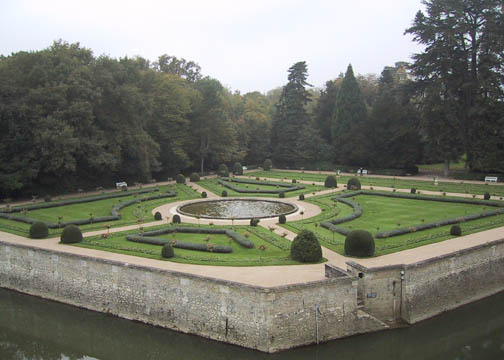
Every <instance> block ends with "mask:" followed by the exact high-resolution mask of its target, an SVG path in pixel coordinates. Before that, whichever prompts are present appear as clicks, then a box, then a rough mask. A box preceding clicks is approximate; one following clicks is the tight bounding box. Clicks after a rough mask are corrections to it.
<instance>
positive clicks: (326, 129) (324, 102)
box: [314, 75, 343, 144]
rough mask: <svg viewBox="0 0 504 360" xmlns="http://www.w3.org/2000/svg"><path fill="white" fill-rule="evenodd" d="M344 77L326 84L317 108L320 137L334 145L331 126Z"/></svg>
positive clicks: (316, 120) (316, 115)
mask: <svg viewBox="0 0 504 360" xmlns="http://www.w3.org/2000/svg"><path fill="white" fill-rule="evenodd" d="M342 81H343V75H341V76H340V77H339V78H338V79H335V80H329V81H327V82H326V87H325V89H324V90H323V91H322V92H321V94H320V98H319V100H318V102H317V105H316V106H315V113H314V118H315V126H316V128H317V129H318V130H319V133H320V136H322V138H323V139H324V140H325V141H326V142H327V143H328V144H331V143H332V135H331V125H332V121H333V113H334V108H335V105H336V99H337V97H338V90H339V88H340V87H341V82H342Z"/></svg>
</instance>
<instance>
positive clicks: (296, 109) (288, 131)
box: [271, 61, 310, 166]
mask: <svg viewBox="0 0 504 360" xmlns="http://www.w3.org/2000/svg"><path fill="white" fill-rule="evenodd" d="M307 71H308V70H307V66H306V63H305V62H304V61H301V62H298V63H295V64H294V65H293V66H291V67H290V68H289V70H288V73H289V75H288V80H289V81H288V83H287V85H285V86H284V87H283V89H282V94H281V95H280V99H279V102H278V103H277V105H276V112H275V115H274V118H273V127H272V141H271V143H272V147H273V162H274V163H275V165H276V166H295V164H296V160H297V156H296V152H295V151H294V147H295V144H296V142H297V140H298V138H299V136H300V135H301V132H302V131H301V130H302V129H303V126H305V125H306V124H309V123H310V119H309V116H308V113H307V111H306V108H305V107H306V104H307V103H308V102H309V101H310V95H309V93H308V91H307V90H306V89H305V86H307V85H309V84H308V83H307V82H306V78H307V77H308V74H307ZM309 86H310V85H309Z"/></svg>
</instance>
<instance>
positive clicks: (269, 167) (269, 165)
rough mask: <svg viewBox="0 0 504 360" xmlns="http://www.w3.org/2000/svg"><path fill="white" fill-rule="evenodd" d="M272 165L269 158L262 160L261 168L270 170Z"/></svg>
mask: <svg viewBox="0 0 504 360" xmlns="http://www.w3.org/2000/svg"><path fill="white" fill-rule="evenodd" d="M272 167H273V164H272V163H271V160H270V159H266V160H264V163H263V170H265V171H268V170H271V168H272Z"/></svg>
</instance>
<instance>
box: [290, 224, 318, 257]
mask: <svg viewBox="0 0 504 360" xmlns="http://www.w3.org/2000/svg"><path fill="white" fill-rule="evenodd" d="M291 258H292V259H293V260H296V261H301V262H318V261H320V260H322V248H321V247H320V244H319V242H318V240H317V237H316V236H315V234H314V233H312V232H311V231H308V230H303V231H301V232H300V233H299V234H298V236H296V237H295V239H294V240H293V241H292V244H291Z"/></svg>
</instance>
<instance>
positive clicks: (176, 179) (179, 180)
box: [175, 174, 185, 184]
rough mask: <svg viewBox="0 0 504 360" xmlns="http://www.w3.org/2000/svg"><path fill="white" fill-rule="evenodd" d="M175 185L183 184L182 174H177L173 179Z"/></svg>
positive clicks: (183, 177)
mask: <svg viewBox="0 0 504 360" xmlns="http://www.w3.org/2000/svg"><path fill="white" fill-rule="evenodd" d="M175 181H176V182H177V184H185V176H184V175H183V174H178V175H177V176H176V178H175Z"/></svg>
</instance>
